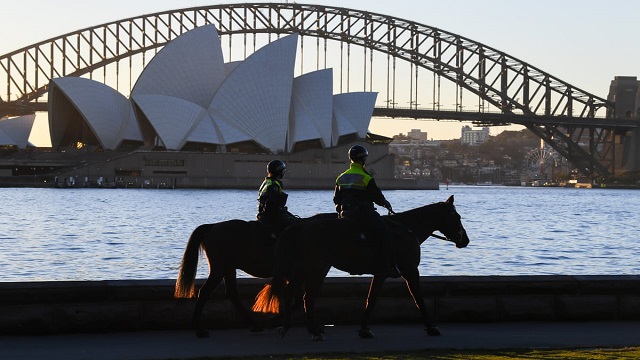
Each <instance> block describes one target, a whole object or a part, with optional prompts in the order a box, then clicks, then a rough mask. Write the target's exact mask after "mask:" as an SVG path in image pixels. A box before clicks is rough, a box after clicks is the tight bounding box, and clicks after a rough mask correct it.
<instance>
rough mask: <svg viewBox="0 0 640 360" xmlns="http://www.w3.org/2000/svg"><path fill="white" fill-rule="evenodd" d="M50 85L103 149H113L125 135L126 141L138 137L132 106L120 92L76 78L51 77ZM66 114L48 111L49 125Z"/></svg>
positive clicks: (137, 138)
mask: <svg viewBox="0 0 640 360" xmlns="http://www.w3.org/2000/svg"><path fill="white" fill-rule="evenodd" d="M50 86H55V87H57V88H58V89H59V90H60V92H61V93H62V94H64V96H65V97H66V98H67V99H68V101H69V102H70V103H71V104H73V106H74V107H75V108H76V109H77V110H78V111H79V112H80V114H81V115H82V117H83V118H84V120H85V121H86V123H87V124H88V125H89V127H90V128H91V130H92V131H93V133H94V134H95V135H96V137H97V138H98V141H100V145H101V146H102V147H103V148H104V149H115V148H117V147H118V145H120V143H121V142H122V140H123V139H124V138H125V136H127V138H128V139H130V140H142V136H141V135H140V130H139V128H138V125H137V122H136V120H135V117H134V114H133V108H132V106H131V103H130V102H129V100H128V99H127V98H126V97H124V95H122V94H120V93H119V92H117V91H115V90H114V89H112V88H110V87H108V86H106V85H104V84H102V83H99V82H97V81H94V80H90V79H85V78H79V77H64V78H56V79H52V80H51V82H50ZM65 116H66V114H64V113H59V112H57V111H55V109H53V111H51V110H50V111H49V121H50V126H55V125H56V122H57V121H58V119H60V118H62V119H64V117H65Z"/></svg>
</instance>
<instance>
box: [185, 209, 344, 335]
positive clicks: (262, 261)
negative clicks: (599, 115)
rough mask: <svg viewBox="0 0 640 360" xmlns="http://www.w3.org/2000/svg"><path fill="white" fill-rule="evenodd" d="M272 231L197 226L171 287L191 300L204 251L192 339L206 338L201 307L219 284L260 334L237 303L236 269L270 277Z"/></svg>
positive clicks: (228, 224) (246, 224)
mask: <svg viewBox="0 0 640 360" xmlns="http://www.w3.org/2000/svg"><path fill="white" fill-rule="evenodd" d="M323 218H324V219H329V218H331V219H334V218H337V215H336V214H335V213H325V214H317V215H314V216H312V217H310V218H302V219H299V222H305V221H310V220H312V219H323ZM275 242H276V240H275V237H274V236H273V231H272V230H271V229H270V228H268V227H267V226H265V225H263V224H261V223H259V222H257V221H245V220H237V219H236V220H227V221H223V222H219V223H214V224H203V225H200V226H198V227H197V228H196V229H195V230H194V231H193V232H192V233H191V236H190V237H189V241H188V242H187V246H186V248H185V251H184V254H183V256H182V261H181V263H180V268H179V270H178V277H177V280H176V285H175V292H174V297H175V298H193V297H195V296H196V292H195V278H196V272H197V269H198V259H199V257H200V253H201V252H202V251H203V250H204V252H205V254H206V257H207V262H208V264H209V276H208V278H207V279H206V281H205V282H204V284H203V285H202V287H201V288H200V289H199V291H198V296H197V297H198V300H197V301H196V306H195V309H194V311H193V317H192V321H193V326H194V328H195V329H196V336H198V337H208V336H209V332H208V331H207V330H206V329H205V328H204V326H203V324H202V320H201V318H202V312H203V310H204V306H205V304H206V302H207V300H208V299H209V297H210V296H211V293H212V292H213V291H215V290H216V289H217V288H218V286H219V285H220V283H221V282H222V280H224V286H225V293H226V296H227V298H228V299H229V300H230V301H231V303H232V304H233V305H234V306H235V308H236V309H237V310H238V311H239V313H240V314H241V315H242V317H243V318H244V319H245V321H247V323H248V324H249V329H250V330H251V331H261V330H262V326H261V325H260V324H258V322H257V321H256V319H254V317H253V313H252V312H251V311H249V310H248V309H247V308H246V307H245V306H244V305H243V304H242V302H241V301H240V297H239V294H238V287H237V278H236V269H240V270H242V271H244V272H246V273H247V274H249V275H251V276H255V277H258V278H270V277H271V276H272V275H273V267H274V264H273V260H274V256H273V254H274V245H275Z"/></svg>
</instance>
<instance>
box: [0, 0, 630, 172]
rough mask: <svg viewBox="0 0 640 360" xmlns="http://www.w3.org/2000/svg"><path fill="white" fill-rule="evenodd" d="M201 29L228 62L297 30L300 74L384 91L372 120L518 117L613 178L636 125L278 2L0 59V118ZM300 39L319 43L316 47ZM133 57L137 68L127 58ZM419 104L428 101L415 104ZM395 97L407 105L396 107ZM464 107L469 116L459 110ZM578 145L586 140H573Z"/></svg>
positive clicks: (489, 54)
mask: <svg viewBox="0 0 640 360" xmlns="http://www.w3.org/2000/svg"><path fill="white" fill-rule="evenodd" d="M208 24H213V25H215V26H216V27H217V29H218V32H219V35H220V36H221V39H226V44H227V45H228V54H227V55H225V57H227V56H228V57H229V58H228V59H227V61H229V60H230V58H231V57H232V56H233V55H234V54H235V55H237V56H238V51H242V49H240V47H239V45H243V49H244V52H243V53H242V54H239V57H245V58H246V56H247V51H248V50H247V49H249V51H250V50H251V47H253V50H254V51H255V49H256V47H257V46H258V43H261V42H265V41H266V42H270V41H271V37H272V35H273V36H280V35H281V34H289V33H294V32H295V33H298V34H299V35H300V39H301V40H300V53H301V54H302V59H301V60H299V62H300V65H299V66H300V71H301V72H302V71H303V67H304V66H305V64H307V63H308V62H309V61H305V60H304V56H305V54H306V55H307V59H308V57H309V56H312V59H313V56H314V55H315V63H316V67H317V68H324V67H330V66H329V62H331V61H335V64H334V65H336V66H337V67H339V69H340V71H339V74H336V76H337V77H339V78H338V79H337V80H338V81H334V82H335V83H336V84H339V87H340V91H344V90H345V89H346V91H350V90H353V89H354V88H355V87H356V86H355V85H352V84H357V87H358V90H357V91H377V92H379V93H380V95H381V96H379V97H378V98H379V104H377V106H376V110H375V112H374V116H387V117H408V118H429V119H437V120H440V119H454V120H469V121H474V122H475V123H477V124H487V125H507V124H509V123H518V124H522V125H525V126H526V127H527V128H528V129H530V130H531V131H533V132H534V133H535V134H537V135H538V136H539V137H541V138H542V139H544V140H545V141H546V142H547V143H549V144H550V145H551V146H552V147H553V148H554V149H555V150H556V151H558V152H559V153H560V154H561V155H562V156H564V157H566V158H567V159H568V160H569V161H571V162H572V164H573V165H574V166H575V167H576V168H577V169H578V170H579V171H580V172H581V173H583V174H586V175H598V176H603V177H609V176H611V175H612V174H614V172H615V165H614V164H615V158H616V156H615V153H616V146H615V135H616V132H619V131H620V130H621V129H622V130H626V129H628V128H630V127H634V125H633V124H629V123H620V122H616V121H614V120H613V119H603V116H602V115H604V114H602V113H604V112H606V115H609V114H611V113H613V111H614V104H613V103H612V102H609V101H607V100H605V99H602V98H600V97H598V96H595V95H593V94H590V93H587V92H585V91H583V90H581V89H578V88H576V87H574V86H572V85H570V84H568V83H566V82H564V81H562V80H560V79H558V78H556V77H554V76H552V75H550V74H548V73H545V72H544V71H541V70H540V69H537V68H536V67H534V66H532V65H529V64H527V63H525V62H523V61H521V60H518V59H516V58H514V57H512V56H509V55H508V54H506V53H504V52H501V51H499V50H496V49H494V48H491V47H489V46H486V45H484V44H481V43H478V42H475V41H473V40H470V39H467V38H465V37H463V36H460V35H456V34H452V33H449V32H446V31H444V30H441V29H438V28H434V27H431V26H427V25H423V24H419V23H416V22H413V21H408V20H404V19H399V18H394V17H391V16H387V15H382V14H376V13H370V12H366V11H361V10H353V9H347V8H340V7H330V6H320V5H305V4H281V3H280V4H278V3H245V4H222V5H214V6H205V7H195V8H187V9H178V10H171V11H165V12H159V13H154V14H149V15H143V16H138V17H133V18H128V19H123V20H119V21H114V22H110V23H105V24H101V25H97V26H94V27H91V28H86V29H82V30H78V31H75V32H72V33H68V34H64V35H61V36H58V37H55V38H51V39H48V40H45V41H42V42H39V43H37V44H33V45H31V46H28V47H25V48H22V49H19V50H16V51H13V52H11V53H8V54H5V55H2V56H0V84H6V88H5V89H4V90H2V89H0V116H4V115H19V114H25V113H33V112H35V111H46V103H43V102H38V101H37V100H38V99H39V98H41V97H44V96H46V93H47V86H48V83H49V80H50V79H52V78H56V77H63V76H89V77H91V78H102V80H103V82H104V83H105V84H107V83H108V82H113V81H114V80H112V79H114V78H115V86H114V87H115V88H116V89H117V90H119V91H121V92H125V93H126V90H125V91H123V90H121V86H122V85H121V83H123V82H125V83H126V82H127V81H126V80H127V79H128V91H130V90H131V88H132V83H133V79H135V78H136V77H137V75H136V72H137V74H139V72H140V71H141V70H140V69H141V68H143V67H144V64H145V63H146V62H147V61H148V60H150V59H151V58H152V57H153V55H154V54H155V52H157V51H158V50H159V49H160V48H161V47H162V46H164V45H165V44H166V43H168V42H170V41H172V40H173V39H175V38H176V37H178V36H180V35H181V34H183V33H185V32H187V31H189V30H191V29H193V28H196V27H198V26H203V25H208ZM305 38H312V40H313V39H315V49H314V46H313V45H314V44H313V41H312V43H311V46H309V43H308V41H307V42H305ZM234 41H235V43H234ZM238 42H239V43H240V44H238ZM232 44H234V46H232ZM352 46H353V47H354V48H355V49H357V50H358V52H356V50H353V49H352ZM238 49H240V50H238ZM359 51H362V52H361V53H360V52H359ZM309 54H311V55H309ZM139 58H141V59H142V60H141V61H142V65H140V64H136V63H135V62H134V59H139ZM335 58H338V59H339V60H335ZM310 62H313V60H311V61H310ZM425 70H426V74H427V78H428V80H424V79H425V76H424V73H425ZM101 72H102V74H100V73H101ZM108 72H115V74H113V75H109V74H108ZM419 72H420V74H422V75H423V76H422V77H419ZM123 73H124V74H126V73H128V74H129V75H128V77H127V76H126V75H124V76H123ZM374 74H376V75H375V77H374ZM380 74H384V75H383V76H382V77H383V79H382V80H380V79H379V78H380V77H381V76H380ZM123 79H124V80H123ZM374 83H375V85H374ZM126 87H127V86H126V85H125V88H126ZM419 89H420V91H419ZM424 89H427V90H424ZM445 99H449V101H452V102H454V103H455V104H454V106H455V109H454V110H447V109H446V108H445V107H444V104H443V103H444V102H446V101H447V100H445ZM425 101H426V102H428V103H429V104H430V105H431V106H429V107H418V106H419V105H420V103H421V102H425ZM380 102H382V104H380ZM399 102H405V103H407V104H408V107H400V106H396V105H398V104H399ZM470 104H472V105H470ZM470 106H473V107H477V111H472V112H469V111H463V108H464V107H470ZM598 114H601V117H600V118H598V116H597V115H598ZM635 127H637V125H635ZM585 142H588V145H587V146H584V145H580V144H581V143H582V144H584V143H585Z"/></svg>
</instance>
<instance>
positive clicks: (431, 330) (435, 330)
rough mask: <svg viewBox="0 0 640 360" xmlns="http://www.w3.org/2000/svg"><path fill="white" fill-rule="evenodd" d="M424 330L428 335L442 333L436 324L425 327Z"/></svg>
mask: <svg viewBox="0 0 640 360" xmlns="http://www.w3.org/2000/svg"><path fill="white" fill-rule="evenodd" d="M424 331H426V332H427V335H429V336H440V335H442V334H441V333H440V329H438V328H437V327H436V326H432V327H428V328H426V329H424Z"/></svg>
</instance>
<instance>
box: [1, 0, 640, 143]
mask: <svg viewBox="0 0 640 360" xmlns="http://www.w3.org/2000/svg"><path fill="white" fill-rule="evenodd" d="M247 2H250V1H229V0H227V1H219V2H214V1H198V0H182V1H168V0H153V1H150V0H145V1H142V0H127V1H124V0H110V1H105V0H100V1H96V0H58V1H51V0H32V1H26V2H25V1H18V0H3V1H2V2H1V3H0V14H2V28H3V31H2V33H3V35H2V37H1V38H0V54H6V53H9V52H11V51H13V50H17V49H19V48H22V47H26V46H29V45H31V44H34V43H36V42H39V41H42V40H46V39H49V38H53V37H56V36H58V35H62V34H65V33H68V32H72V31H75V30H79V29H82V28H87V27H92V26H96V25H100V24H103V23H108V22H112V21H116V20H120V19H124V18H129V17H135V16H139V15H144V14H150V13H155V12H160V11H165V10H173V9H182V8H188V7H194V6H207V5H217V4H229V3H247ZM256 2H260V1H256ZM269 2H276V3H277V2H280V3H286V2H287V1H275V0H272V1H269ZM289 2H293V1H289ZM297 2H298V3H305V4H317V5H330V6H338V7H345V8H350V9H357V10H366V11H370V12H375V13H381V14H386V15H391V16H394V17H398V18H403V19H407V20H411V21H415V22H418V23H421V24H424V25H427V26H432V27H437V28H440V29H442V30H444V31H447V32H450V33H454V34H458V35H462V36H464V37H466V38H469V39H471V40H473V41H476V42H480V43H483V44H485V45H487V46H490V47H493V48H495V49H498V50H500V51H503V52H505V53H507V54H509V55H511V56H513V57H515V58H517V59H520V60H522V61H524V62H527V63H529V64H531V65H533V66H535V67H537V68H539V69H540V70H542V71H544V72H547V73H549V74H551V75H553V76H555V77H557V78H559V79H561V80H563V81H566V82H568V83H569V84H572V85H573V86H576V87H578V88H580V89H582V90H584V91H586V92H589V93H592V94H595V95H597V96H600V97H603V98H606V96H607V93H608V91H609V85H610V83H611V80H613V79H614V77H615V76H637V77H640V46H638V40H639V39H640V21H639V20H638V14H640V1H635V0H609V1H602V0H574V1H570V0H535V1H533V0H529V1H514V0H485V1H479V0H450V1H444V0H439V1H432V0H394V1H377V0H315V1H312V0H309V1H297ZM463 125H465V124H463V123H459V122H437V121H414V120H403V121H389V120H375V119H374V120H373V121H372V123H371V126H370V128H369V129H370V131H372V132H374V133H378V134H381V135H386V136H393V135H396V134H398V133H405V134H406V133H407V132H408V131H410V130H411V129H420V130H422V131H425V132H427V133H428V137H429V138H432V139H443V140H444V139H456V138H459V137H460V129H461V127H462V126H463ZM518 129H522V127H518V126H512V127H493V128H491V135H497V134H498V133H499V132H501V131H504V130H518ZM30 141H31V142H32V143H34V144H35V145H38V146H48V145H49V144H50V140H49V134H48V123H47V120H46V117H44V116H38V118H37V120H36V124H35V125H34V128H33V131H32V133H31V137H30Z"/></svg>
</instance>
